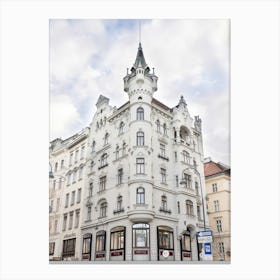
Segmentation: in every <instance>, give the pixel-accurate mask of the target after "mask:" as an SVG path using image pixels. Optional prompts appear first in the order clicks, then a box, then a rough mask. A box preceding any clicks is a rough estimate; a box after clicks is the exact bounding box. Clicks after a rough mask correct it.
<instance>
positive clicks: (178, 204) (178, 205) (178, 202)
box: [177, 201, 181, 214]
mask: <svg viewBox="0 0 280 280" xmlns="http://www.w3.org/2000/svg"><path fill="white" fill-rule="evenodd" d="M177 211H178V214H180V212H181V211H180V201H177Z"/></svg>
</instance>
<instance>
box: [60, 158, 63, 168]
mask: <svg viewBox="0 0 280 280" xmlns="http://www.w3.org/2000/svg"><path fill="white" fill-rule="evenodd" d="M63 167H64V160H63V159H62V160H61V162H60V169H62V168H63Z"/></svg>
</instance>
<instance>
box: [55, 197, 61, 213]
mask: <svg viewBox="0 0 280 280" xmlns="http://www.w3.org/2000/svg"><path fill="white" fill-rule="evenodd" d="M59 204H60V198H59V197H58V198H57V199H56V212H57V211H58V210H59Z"/></svg>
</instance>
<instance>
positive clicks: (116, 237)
mask: <svg viewBox="0 0 280 280" xmlns="http://www.w3.org/2000/svg"><path fill="white" fill-rule="evenodd" d="M124 245H125V227H115V228H112V229H111V240H110V250H111V251H112V250H123V249H124Z"/></svg>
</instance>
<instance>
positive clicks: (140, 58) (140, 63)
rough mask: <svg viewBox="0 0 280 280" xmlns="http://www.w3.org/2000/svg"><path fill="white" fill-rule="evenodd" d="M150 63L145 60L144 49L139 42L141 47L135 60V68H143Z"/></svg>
mask: <svg viewBox="0 0 280 280" xmlns="http://www.w3.org/2000/svg"><path fill="white" fill-rule="evenodd" d="M147 66H148V65H147V63H146V61H145V57H144V53H143V50H142V46H141V43H139V47H138V51H137V56H136V59H135V62H134V64H133V67H132V68H134V69H136V68H138V67H142V68H144V69H145V68H146V67H147Z"/></svg>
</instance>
